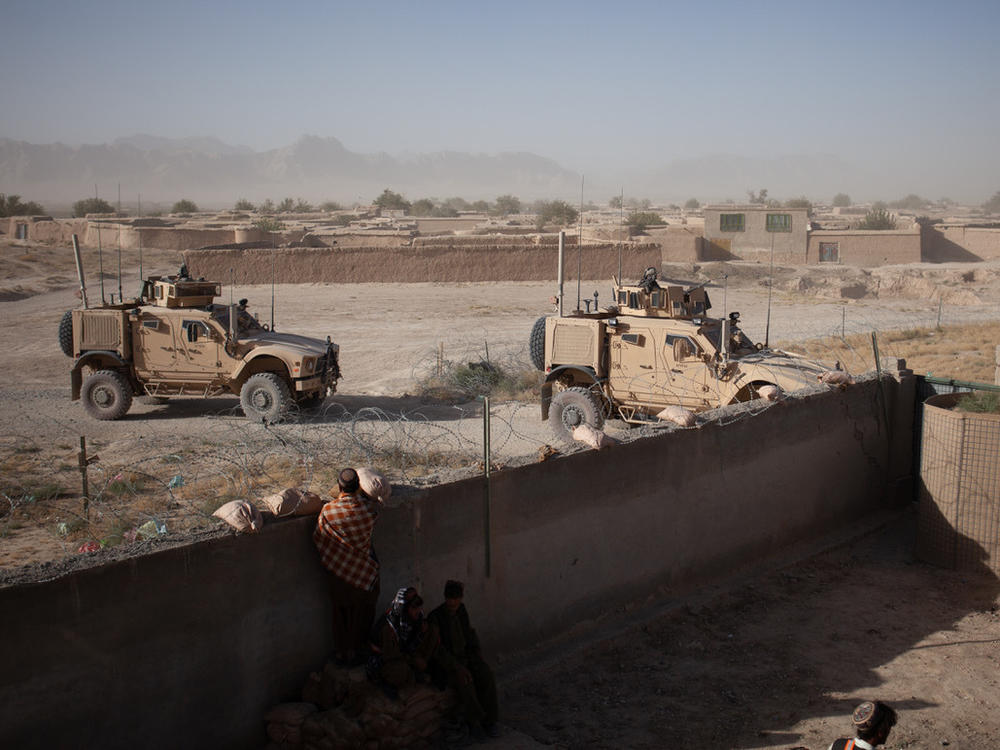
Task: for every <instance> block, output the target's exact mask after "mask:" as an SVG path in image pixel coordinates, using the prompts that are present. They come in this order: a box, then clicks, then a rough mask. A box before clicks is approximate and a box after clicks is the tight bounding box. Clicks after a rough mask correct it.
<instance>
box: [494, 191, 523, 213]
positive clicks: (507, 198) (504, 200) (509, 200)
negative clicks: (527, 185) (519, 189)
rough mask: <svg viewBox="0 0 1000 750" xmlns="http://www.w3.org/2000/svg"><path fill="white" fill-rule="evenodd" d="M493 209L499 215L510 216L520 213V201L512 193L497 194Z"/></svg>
mask: <svg viewBox="0 0 1000 750" xmlns="http://www.w3.org/2000/svg"><path fill="white" fill-rule="evenodd" d="M495 206H496V208H495V210H496V212H497V213H498V214H500V216H510V215H511V214H519V213H521V201H520V199H519V198H517V197H515V196H513V195H499V196H497V199H496V203H495Z"/></svg>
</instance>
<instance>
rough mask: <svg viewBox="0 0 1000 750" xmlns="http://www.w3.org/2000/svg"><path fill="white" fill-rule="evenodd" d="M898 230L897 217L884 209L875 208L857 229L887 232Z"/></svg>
mask: <svg viewBox="0 0 1000 750" xmlns="http://www.w3.org/2000/svg"><path fill="white" fill-rule="evenodd" d="M895 228H896V217H895V216H893V215H892V214H891V213H889V212H888V211H886V210H885V209H884V208H873V209H871V210H870V211H869V212H868V213H866V214H865V218H863V219H862V220H861V221H860V222H858V225H857V226H856V227H855V229H867V230H886V229H895Z"/></svg>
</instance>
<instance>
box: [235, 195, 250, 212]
mask: <svg viewBox="0 0 1000 750" xmlns="http://www.w3.org/2000/svg"><path fill="white" fill-rule="evenodd" d="M253 209H254V205H253V203H251V202H250V201H248V200H247V199H246V198H240V199H239V200H238V201H236V204H235V205H234V206H233V210H235V211H253Z"/></svg>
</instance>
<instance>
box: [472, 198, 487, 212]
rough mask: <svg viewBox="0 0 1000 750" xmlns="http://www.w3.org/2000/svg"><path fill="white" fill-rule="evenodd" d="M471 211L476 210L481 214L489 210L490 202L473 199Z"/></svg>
mask: <svg viewBox="0 0 1000 750" xmlns="http://www.w3.org/2000/svg"><path fill="white" fill-rule="evenodd" d="M470 208H472V210H473V211H478V212H479V213H481V214H484V213H486V212H487V211H489V210H490V204H489V203H488V202H487V201H474V202H473V203H472V205H471V206H470Z"/></svg>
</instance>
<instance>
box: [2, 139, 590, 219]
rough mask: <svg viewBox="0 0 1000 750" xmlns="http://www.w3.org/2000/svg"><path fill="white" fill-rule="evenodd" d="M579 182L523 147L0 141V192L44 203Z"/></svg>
mask: <svg viewBox="0 0 1000 750" xmlns="http://www.w3.org/2000/svg"><path fill="white" fill-rule="evenodd" d="M579 181H580V178H579V176H578V175H577V174H575V173H574V172H572V171H570V170H568V169H564V168H563V167H561V166H559V165H558V164H556V163H555V162H554V161H552V160H550V159H545V158H543V157H540V156H536V155H535V154H529V153H503V154H497V155H485V154H465V153H457V152H452V151H446V152H440V153H431V154H420V155H416V156H412V157H406V158H400V157H393V156H390V155H388V154H385V153H379V154H359V153H355V152H353V151H349V150H347V149H346V148H344V146H343V144H342V143H341V142H340V141H338V140H337V139H336V138H319V137H317V136H310V135H307V136H303V137H301V138H299V139H298V140H297V141H295V143H293V144H292V145H290V146H287V147H285V148H278V149H273V150H270V151H262V152H255V151H253V150H251V149H249V148H247V147H240V146H230V145H227V144H225V143H223V142H222V141H220V140H218V139H216V138H181V139H170V138H159V137H156V136H149V135H135V136H131V137H128V138H119V139H117V140H116V141H114V142H113V143H111V144H101V145H83V146H66V145H63V144H61V143H55V144H44V145H37V144H33V143H27V142H25V141H15V140H11V139H9V138H0V192H7V193H17V194H19V195H21V196H22V197H23V198H25V199H30V200H38V201H40V202H42V203H45V202H47V201H48V202H57V201H74V200H78V199H80V198H82V197H88V196H91V195H93V194H94V186H95V185H97V186H98V190H99V193H100V195H101V197H103V198H105V199H107V200H111V201H112V202H113V201H114V200H115V199H116V197H117V191H118V185H119V184H120V185H121V190H122V197H123V200H126V196H127V200H128V202H129V203H130V204H131V203H133V202H134V201H135V196H136V195H137V194H141V195H142V196H143V200H144V201H145V200H149V201H174V200H178V199H179V198H189V199H191V200H194V201H196V202H198V203H205V204H206V205H210V204H218V205H229V204H232V203H233V202H234V201H235V200H236V199H237V198H246V199H248V200H251V201H255V202H256V201H260V200H264V199H265V198H271V199H273V200H276V201H277V200H281V199H282V198H284V197H293V198H305V199H306V200H309V201H312V202H320V201H324V200H337V201H342V202H346V203H353V202H355V201H370V200H372V199H374V198H375V197H377V196H378V194H379V193H381V192H382V190H383V189H384V188H386V187H389V188H392V189H393V190H395V191H396V192H402V193H403V194H404V195H406V196H407V197H409V198H411V199H414V198H420V197H425V196H433V197H438V198H448V197H452V196H462V197H464V198H468V199H470V200H471V199H480V198H483V199H493V198H495V197H496V196H497V195H502V194H504V193H512V194H514V195H517V196H519V197H521V198H522V199H532V198H541V197H553V196H561V195H564V194H568V195H572V194H573V192H574V190H576V191H579V187H578V186H579Z"/></svg>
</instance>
